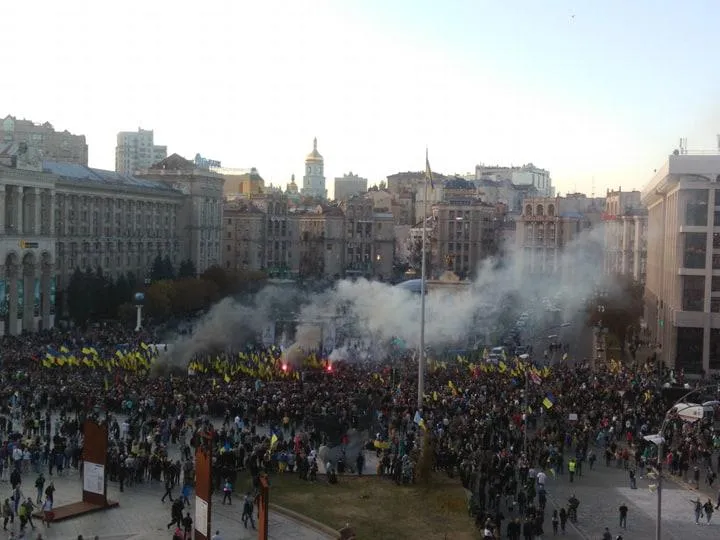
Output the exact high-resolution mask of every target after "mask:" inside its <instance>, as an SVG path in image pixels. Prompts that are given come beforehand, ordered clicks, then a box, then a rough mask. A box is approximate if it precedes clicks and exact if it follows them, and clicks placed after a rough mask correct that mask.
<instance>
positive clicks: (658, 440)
mask: <svg viewBox="0 0 720 540" xmlns="http://www.w3.org/2000/svg"><path fill="white" fill-rule="evenodd" d="M709 388H714V389H715V390H716V391H717V390H720V388H719V387H718V385H715V384H712V385H706V386H701V387H700V388H695V389H693V390H691V391H690V392H688V393H687V394H685V395H684V396H682V397H681V398H680V399H678V400H677V401H676V402H675V403H673V405H672V406H671V407H670V409H669V410H668V411H667V412H666V413H665V417H664V418H663V422H662V424H661V425H660V433H658V434H657V435H646V436H645V437H644V439H645V440H646V441H648V442H651V443H654V444H655V445H656V446H657V460H656V465H655V467H656V469H657V490H656V491H657V515H656V516H655V540H662V474H663V472H662V461H663V457H662V455H663V447H664V445H665V427H666V426H667V421H668V416H669V414H670V412H671V411H673V410H674V411H675V412H676V413H679V412H682V411H684V410H686V409H691V408H693V407H696V406H699V407H703V409H704V407H707V406H709V405H712V406H716V405H720V401H706V402H703V403H702V404H700V405H687V406H685V407H683V408H681V409H679V410H678V409H675V407H676V406H677V405H679V404H680V403H685V400H687V398H688V397H690V396H691V395H693V394H695V393H696V392H702V391H705V390H708V389H709Z"/></svg>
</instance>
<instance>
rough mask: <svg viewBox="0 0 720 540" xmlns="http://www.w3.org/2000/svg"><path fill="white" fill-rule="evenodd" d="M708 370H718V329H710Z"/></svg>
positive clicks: (719, 357) (719, 340)
mask: <svg viewBox="0 0 720 540" xmlns="http://www.w3.org/2000/svg"><path fill="white" fill-rule="evenodd" d="M709 352H710V354H709V356H710V369H720V328H711V329H710V351H709Z"/></svg>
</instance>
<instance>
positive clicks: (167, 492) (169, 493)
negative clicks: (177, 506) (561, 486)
mask: <svg viewBox="0 0 720 540" xmlns="http://www.w3.org/2000/svg"><path fill="white" fill-rule="evenodd" d="M172 488H173V483H172V480H171V478H170V477H169V476H168V475H165V494H164V495H163V496H162V499H160V501H162V502H165V497H170V502H173V501H174V499H173V496H172Z"/></svg>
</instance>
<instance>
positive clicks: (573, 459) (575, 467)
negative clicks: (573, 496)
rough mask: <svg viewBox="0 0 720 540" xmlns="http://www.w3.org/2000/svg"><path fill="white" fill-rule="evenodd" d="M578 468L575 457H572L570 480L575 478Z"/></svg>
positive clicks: (570, 461) (569, 466) (569, 461)
mask: <svg viewBox="0 0 720 540" xmlns="http://www.w3.org/2000/svg"><path fill="white" fill-rule="evenodd" d="M576 470H577V461H575V458H574V457H571V458H570V459H569V460H568V472H569V473H570V482H571V483H572V481H573V480H574V479H575V471H576Z"/></svg>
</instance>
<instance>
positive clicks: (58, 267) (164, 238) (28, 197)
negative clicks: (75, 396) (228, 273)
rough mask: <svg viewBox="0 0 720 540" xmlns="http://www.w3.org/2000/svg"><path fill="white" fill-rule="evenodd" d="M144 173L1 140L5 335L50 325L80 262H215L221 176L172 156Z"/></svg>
mask: <svg viewBox="0 0 720 540" xmlns="http://www.w3.org/2000/svg"><path fill="white" fill-rule="evenodd" d="M159 167H160V169H159V170H156V171H152V170H151V171H150V172H148V173H147V174H146V176H145V177H138V176H131V175H122V174H119V173H116V172H114V171H104V170H100V169H91V168H89V167H86V166H83V165H80V164H77V163H68V162H57V161H47V160H46V161H42V160H41V156H40V152H39V151H38V150H37V149H35V148H34V147H28V146H27V144H25V143H20V144H15V143H10V144H5V145H0V261H2V265H1V270H0V321H2V322H1V324H0V332H2V333H4V334H19V333H21V332H22V331H33V330H37V329H42V328H51V327H52V326H53V325H54V323H55V307H56V306H55V296H56V292H57V291H58V290H62V289H64V288H65V287H66V286H67V284H68V281H69V277H70V275H71V274H72V272H74V271H75V269H76V268H80V269H82V270H94V269H97V268H100V269H101V270H102V271H103V273H104V274H106V275H108V276H112V277H118V276H119V275H120V274H125V273H129V272H132V273H134V274H135V275H136V276H138V277H140V278H142V277H144V276H147V275H148V273H149V271H150V269H151V268H152V263H153V260H154V259H155V257H156V256H157V255H162V256H163V257H164V256H167V257H168V258H169V259H170V260H171V261H172V262H173V264H175V265H176V266H178V265H179V264H180V263H181V262H182V261H183V260H186V259H190V260H192V261H193V263H194V264H195V267H196V268H197V269H198V271H200V272H202V271H203V270H204V269H206V268H208V267H209V266H212V265H213V264H217V263H218V261H219V259H218V253H217V250H215V248H214V246H215V244H217V245H218V246H219V232H220V222H219V220H220V218H221V211H222V208H221V206H220V204H219V201H220V200H221V197H222V179H221V178H219V177H217V176H216V175H213V174H212V173H209V172H208V171H197V170H194V169H193V166H192V163H191V162H188V161H187V160H184V159H183V158H181V157H180V156H170V157H169V158H167V159H166V160H164V161H163V162H162V163H161V164H160V165H159Z"/></svg>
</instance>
